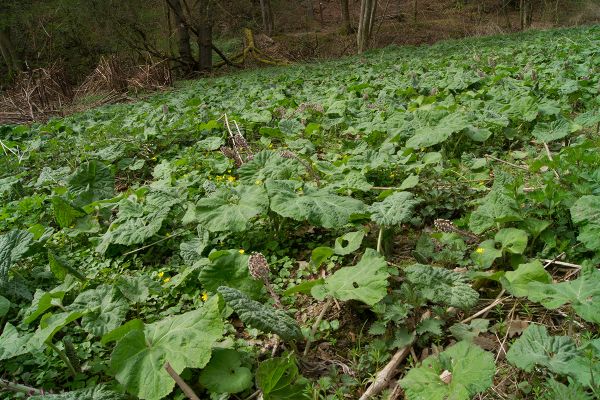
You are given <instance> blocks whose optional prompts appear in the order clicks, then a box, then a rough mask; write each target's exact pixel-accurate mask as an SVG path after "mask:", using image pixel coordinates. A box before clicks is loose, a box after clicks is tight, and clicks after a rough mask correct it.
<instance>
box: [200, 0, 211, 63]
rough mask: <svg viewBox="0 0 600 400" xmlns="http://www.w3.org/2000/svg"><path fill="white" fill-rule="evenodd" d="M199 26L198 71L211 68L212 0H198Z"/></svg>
mask: <svg viewBox="0 0 600 400" xmlns="http://www.w3.org/2000/svg"><path fill="white" fill-rule="evenodd" d="M199 7H200V26H199V27H198V48H199V50H200V71H206V72H208V71H210V70H212V26H213V19H212V1H211V0H200V1H199Z"/></svg>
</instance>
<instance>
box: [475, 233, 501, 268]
mask: <svg viewBox="0 0 600 400" xmlns="http://www.w3.org/2000/svg"><path fill="white" fill-rule="evenodd" d="M499 257H502V250H498V249H497V248H496V241H495V240H486V241H484V242H482V243H481V244H480V245H479V246H478V247H477V249H475V251H474V252H473V253H471V259H472V260H473V262H474V263H475V264H477V266H478V267H479V268H481V269H488V268H490V267H491V266H492V264H494V261H495V260H496V259H497V258H499Z"/></svg>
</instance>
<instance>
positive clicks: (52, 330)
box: [27, 311, 83, 350]
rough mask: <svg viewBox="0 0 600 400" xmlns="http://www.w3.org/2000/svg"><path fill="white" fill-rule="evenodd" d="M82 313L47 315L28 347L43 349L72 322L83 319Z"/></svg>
mask: <svg viewBox="0 0 600 400" xmlns="http://www.w3.org/2000/svg"><path fill="white" fill-rule="evenodd" d="M82 316H83V313H82V312H79V311H66V312H62V313H59V314H52V313H47V314H44V316H43V317H42V318H41V319H40V326H39V327H38V329H37V330H36V331H35V333H34V334H33V336H32V337H31V339H29V342H28V343H27V346H28V347H29V349H30V350H37V349H39V348H41V347H42V346H43V345H44V343H48V342H51V341H52V338H53V337H54V335H56V334H57V333H58V331H60V330H61V329H62V328H64V327H65V326H67V325H68V324H70V323H71V322H73V321H75V320H77V319H79V318H81V317H82Z"/></svg>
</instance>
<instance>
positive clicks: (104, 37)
mask: <svg viewBox="0 0 600 400" xmlns="http://www.w3.org/2000/svg"><path fill="white" fill-rule="evenodd" d="M598 21H600V1H598V0H481V1H476V0H431V1H422V0H320V1H319V0H296V1H291V0H228V1H217V0H127V1H122V0H2V1H1V2H0V123H2V122H5V123H6V122H8V123H11V122H27V121H32V120H43V119H46V118H48V117H50V116H53V115H65V114H68V113H72V112H74V111H78V110H81V109H83V108H88V107H92V106H98V105H102V104H106V103H111V102H115V101H126V100H128V99H131V98H132V97H134V96H136V95H139V94H140V93H145V92H148V91H151V90H156V89H163V88H166V87H169V86H171V85H172V84H173V82H174V81H175V80H179V79H184V78H193V77H195V76H197V75H199V74H207V73H227V72H228V71H230V70H234V69H238V68H242V67H248V66H253V65H257V64H260V65H264V64H267V65H272V64H287V63H291V62H298V61H305V60H314V59H322V58H332V57H340V56H344V55H348V54H354V53H356V52H357V51H358V52H360V51H364V50H367V49H368V48H370V47H382V46H387V45H391V44H397V45H406V44H408V45H417V44H423V43H433V42H436V41H438V40H442V39H448V38H459V37H465V36H474V35H489V34H499V33H506V32H511V31H518V30H526V29H540V28H542V29H543V28H550V27H555V26H573V25H581V24H590V23H596V22H598Z"/></svg>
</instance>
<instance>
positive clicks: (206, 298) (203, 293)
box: [200, 292, 208, 301]
mask: <svg viewBox="0 0 600 400" xmlns="http://www.w3.org/2000/svg"><path fill="white" fill-rule="evenodd" d="M200 298H201V299H202V301H206V300H208V293H206V292H202V297H200Z"/></svg>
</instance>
